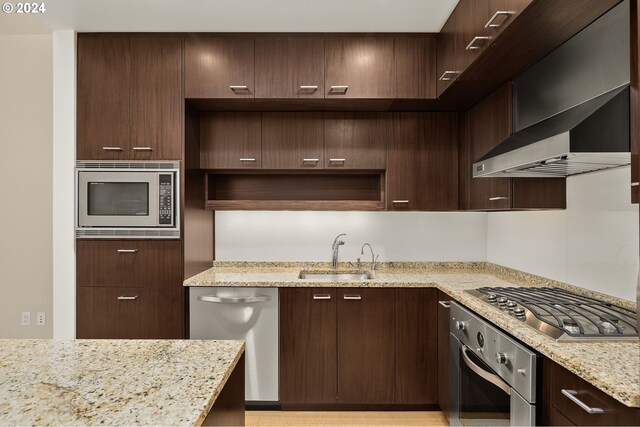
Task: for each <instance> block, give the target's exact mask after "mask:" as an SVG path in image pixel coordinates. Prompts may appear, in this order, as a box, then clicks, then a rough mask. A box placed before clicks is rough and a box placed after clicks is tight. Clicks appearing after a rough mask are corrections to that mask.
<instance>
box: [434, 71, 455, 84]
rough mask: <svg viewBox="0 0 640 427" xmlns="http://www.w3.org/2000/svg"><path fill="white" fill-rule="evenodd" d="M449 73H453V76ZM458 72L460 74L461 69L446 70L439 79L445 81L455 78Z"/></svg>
mask: <svg viewBox="0 0 640 427" xmlns="http://www.w3.org/2000/svg"><path fill="white" fill-rule="evenodd" d="M449 74H451V76H449ZM456 74H460V71H452V70H449V71H445V72H444V73H442V75H441V76H440V79H439V80H441V81H443V82H446V81H449V80H451V79H452V78H453V76H455V75H456Z"/></svg>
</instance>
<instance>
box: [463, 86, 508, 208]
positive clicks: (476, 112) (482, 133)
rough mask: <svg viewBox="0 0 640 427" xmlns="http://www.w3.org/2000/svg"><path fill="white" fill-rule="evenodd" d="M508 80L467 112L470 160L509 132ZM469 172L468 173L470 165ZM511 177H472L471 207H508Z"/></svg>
mask: <svg viewBox="0 0 640 427" xmlns="http://www.w3.org/2000/svg"><path fill="white" fill-rule="evenodd" d="M511 117H512V110H511V83H510V82H507V83H505V84H504V85H502V86H501V87H500V88H499V89H498V90H496V91H495V92H493V93H492V94H491V95H489V96H488V97H486V98H485V99H483V100H482V101H480V103H478V104H477V105H476V106H474V107H473V108H472V109H471V110H469V112H468V119H469V121H468V126H469V140H470V147H471V155H470V158H471V163H473V162H477V161H478V160H480V158H482V156H484V155H485V154H487V153H488V152H489V151H491V149H493V148H494V147H495V146H496V145H498V144H500V143H501V142H502V141H504V140H505V139H506V138H508V137H509V135H511ZM468 173H469V174H471V168H469V170H468ZM511 198H512V194H511V178H475V179H471V209H472V210H494V209H498V210H500V209H510V208H511V202H512V200H511Z"/></svg>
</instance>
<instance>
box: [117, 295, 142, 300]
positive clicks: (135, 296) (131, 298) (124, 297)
mask: <svg viewBox="0 0 640 427" xmlns="http://www.w3.org/2000/svg"><path fill="white" fill-rule="evenodd" d="M118 299H119V300H120V301H133V300H136V299H138V295H134V296H132V297H128V296H126V295H120V296H119V297H118Z"/></svg>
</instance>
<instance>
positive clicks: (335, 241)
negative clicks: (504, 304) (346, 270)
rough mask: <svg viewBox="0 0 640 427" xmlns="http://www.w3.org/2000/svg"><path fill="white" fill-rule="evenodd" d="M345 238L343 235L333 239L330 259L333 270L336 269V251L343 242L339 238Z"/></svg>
mask: <svg viewBox="0 0 640 427" xmlns="http://www.w3.org/2000/svg"><path fill="white" fill-rule="evenodd" d="M342 236H346V234H345V233H342V234H338V235H337V236H336V238H335V239H333V244H332V245H331V250H332V251H333V253H332V259H331V268H332V269H333V270H335V269H336V268H338V251H339V250H340V246H341V245H344V240H339V239H340V237H342Z"/></svg>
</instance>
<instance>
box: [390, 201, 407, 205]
mask: <svg viewBox="0 0 640 427" xmlns="http://www.w3.org/2000/svg"><path fill="white" fill-rule="evenodd" d="M391 203H393V204H394V205H395V204H405V205H408V204H409V201H408V200H392V201H391Z"/></svg>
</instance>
